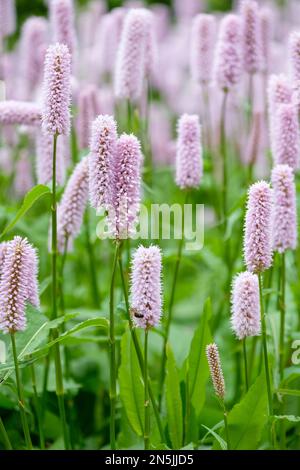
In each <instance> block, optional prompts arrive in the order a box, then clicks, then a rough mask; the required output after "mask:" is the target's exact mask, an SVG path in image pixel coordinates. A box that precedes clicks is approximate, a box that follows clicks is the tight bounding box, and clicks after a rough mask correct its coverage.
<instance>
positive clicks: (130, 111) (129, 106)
mask: <svg viewBox="0 0 300 470" xmlns="http://www.w3.org/2000/svg"><path fill="white" fill-rule="evenodd" d="M132 114H133V109H132V104H131V102H130V100H127V128H128V132H129V133H130V132H132V131H133V122H132V121H133V119H132Z"/></svg>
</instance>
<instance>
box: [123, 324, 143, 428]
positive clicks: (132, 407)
mask: <svg viewBox="0 0 300 470" xmlns="http://www.w3.org/2000/svg"><path fill="white" fill-rule="evenodd" d="M119 383H120V396H121V400H122V403H123V406H124V409H125V412H126V415H127V418H128V421H129V423H130V425H131V427H132V429H133V430H134V432H135V433H136V434H137V435H138V436H143V429H144V426H143V423H144V383H143V378H142V374H141V370H140V366H139V363H138V358H137V355H136V352H135V348H134V345H133V342H132V341H131V334H130V331H129V330H127V331H126V332H125V333H124V335H123V337H122V339H121V365H120V368H119Z"/></svg>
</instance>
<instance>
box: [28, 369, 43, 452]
mask: <svg viewBox="0 0 300 470" xmlns="http://www.w3.org/2000/svg"><path fill="white" fill-rule="evenodd" d="M30 370H31V382H32V389H33V398H34V407H35V413H36V418H37V424H38V429H39V437H40V446H41V449H42V450H44V449H45V437H44V431H43V419H42V415H41V407H40V400H39V396H38V392H37V386H36V376H35V367H34V364H31V366H30Z"/></svg>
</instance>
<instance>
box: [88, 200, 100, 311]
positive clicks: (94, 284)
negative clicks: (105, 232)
mask: <svg viewBox="0 0 300 470" xmlns="http://www.w3.org/2000/svg"><path fill="white" fill-rule="evenodd" d="M85 234H86V248H87V253H88V257H89V266H90V277H91V290H92V296H93V303H94V307H96V308H97V307H99V305H100V296H99V289H98V284H97V273H96V262H95V253H94V247H93V244H92V243H91V236H90V221H89V209H88V208H87V210H86V213H85Z"/></svg>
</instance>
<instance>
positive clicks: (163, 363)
mask: <svg viewBox="0 0 300 470" xmlns="http://www.w3.org/2000/svg"><path fill="white" fill-rule="evenodd" d="M188 196H189V193H188V192H187V193H186V195H185V201H184V205H183V207H182V215H181V238H180V240H179V243H178V248H177V258H176V263H175V269H174V276H173V281H172V288H171V296H170V303H169V310H168V317H167V323H166V331H165V336H164V341H163V351H162V361H161V369H160V387H159V390H160V400H159V401H160V406H161V399H162V390H163V385H164V378H165V368H166V361H167V354H166V346H167V342H168V339H169V333H170V326H171V323H172V317H173V307H174V300H175V293H176V286H177V279H178V272H179V266H180V262H181V257H182V249H183V242H184V206H185V204H187V201H188Z"/></svg>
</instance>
